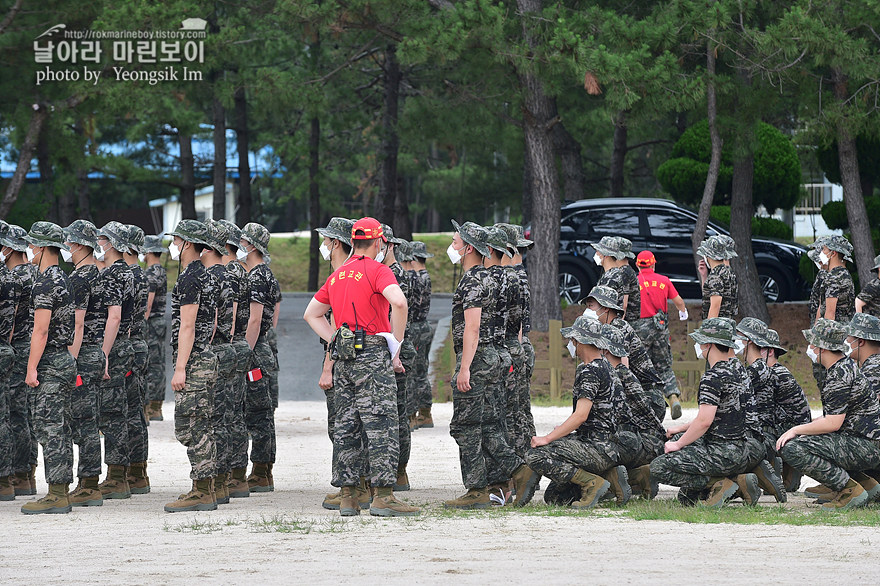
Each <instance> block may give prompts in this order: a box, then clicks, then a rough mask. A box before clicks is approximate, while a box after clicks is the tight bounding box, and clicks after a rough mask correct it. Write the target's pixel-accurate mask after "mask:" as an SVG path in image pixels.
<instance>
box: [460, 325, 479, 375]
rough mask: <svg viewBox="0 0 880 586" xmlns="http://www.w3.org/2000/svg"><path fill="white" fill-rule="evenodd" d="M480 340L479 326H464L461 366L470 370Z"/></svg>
mask: <svg viewBox="0 0 880 586" xmlns="http://www.w3.org/2000/svg"><path fill="white" fill-rule="evenodd" d="M479 341H480V326H479V324H478V325H477V326H476V327H471V326H465V330H464V336H463V337H462V344H461V346H462V347H461V368H463V369H468V370H470V368H471V364H473V362H474V356H475V355H476V353H477V345H478V344H479Z"/></svg>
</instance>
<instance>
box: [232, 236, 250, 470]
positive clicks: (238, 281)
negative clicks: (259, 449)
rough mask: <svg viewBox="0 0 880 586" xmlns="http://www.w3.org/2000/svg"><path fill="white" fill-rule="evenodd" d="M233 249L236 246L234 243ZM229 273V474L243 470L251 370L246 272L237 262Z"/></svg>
mask: <svg viewBox="0 0 880 586" xmlns="http://www.w3.org/2000/svg"><path fill="white" fill-rule="evenodd" d="M235 246H239V244H238V243H235ZM226 271H227V272H228V273H229V276H230V277H229V284H230V286H231V287H232V291H233V295H234V296H235V301H236V302H237V303H238V308H237V310H236V312H235V333H234V334H233V336H232V347H233V348H234V349H235V375H234V377H233V381H232V387H231V389H230V394H229V397H228V399H229V404H228V406H227V413H228V415H229V422H228V424H227V427H228V430H229V449H228V458H229V460H228V462H227V463H228V464H229V468H230V469H232V470H235V469H238V468H246V467H247V459H248V458H247V456H248V430H247V424H246V423H245V411H246V406H245V398H246V397H247V390H248V380H247V371H248V370H250V368H251V356H252V352H251V348H250V346H249V345H248V342H247V339H246V338H245V334H246V333H247V324H248V320H249V319H250V315H251V307H250V286H249V284H248V276H247V270H246V269H245V268H244V267H243V266H242V264H241V263H240V262H238V261H237V260H233V261H232V262H230V263H229V264H227V265H226Z"/></svg>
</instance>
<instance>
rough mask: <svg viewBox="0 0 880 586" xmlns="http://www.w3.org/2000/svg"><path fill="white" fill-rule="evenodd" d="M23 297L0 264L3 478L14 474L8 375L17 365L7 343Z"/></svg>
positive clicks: (0, 459)
mask: <svg viewBox="0 0 880 586" xmlns="http://www.w3.org/2000/svg"><path fill="white" fill-rule="evenodd" d="M20 295H21V284H20V283H19V281H18V279H16V278H15V277H14V276H13V275H12V272H11V271H10V270H9V269H8V268H6V265H5V264H4V263H0V478H5V477H7V476H12V475H13V474H14V473H15V470H14V467H13V457H14V453H15V441H14V439H13V435H12V423H11V421H10V412H9V403H10V399H11V392H10V389H9V374H10V371H11V370H12V364H13V362H14V361H15V350H13V349H12V346H11V345H10V344H9V343H8V342H7V340H9V335H10V334H11V333H12V327H13V322H14V320H15V304H16V302H17V301H18V299H19V297H20Z"/></svg>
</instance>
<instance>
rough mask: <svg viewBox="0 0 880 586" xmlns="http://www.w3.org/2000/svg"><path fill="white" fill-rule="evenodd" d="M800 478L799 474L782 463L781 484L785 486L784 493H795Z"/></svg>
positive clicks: (799, 483) (799, 485)
mask: <svg viewBox="0 0 880 586" xmlns="http://www.w3.org/2000/svg"><path fill="white" fill-rule="evenodd" d="M801 477H802V476H801V473H800V472H798V471H797V470H795V469H794V468H792V467H791V466H789V465H788V464H787V463H785V462H783V463H782V483H783V484H785V491H786V492H797V491H798V489H799V488H800V487H801Z"/></svg>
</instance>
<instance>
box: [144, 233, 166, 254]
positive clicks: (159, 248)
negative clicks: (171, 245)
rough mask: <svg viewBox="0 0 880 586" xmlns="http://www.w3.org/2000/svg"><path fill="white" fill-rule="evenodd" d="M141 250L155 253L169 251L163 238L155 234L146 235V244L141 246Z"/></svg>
mask: <svg viewBox="0 0 880 586" xmlns="http://www.w3.org/2000/svg"><path fill="white" fill-rule="evenodd" d="M141 250H143V251H144V253H148V252H151V253H153V254H162V253H163V252H168V248H167V247H166V246H165V245H164V244H162V238H161V237H159V236H156V235H154V234H151V235H149V236H144V245H143V246H141Z"/></svg>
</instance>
